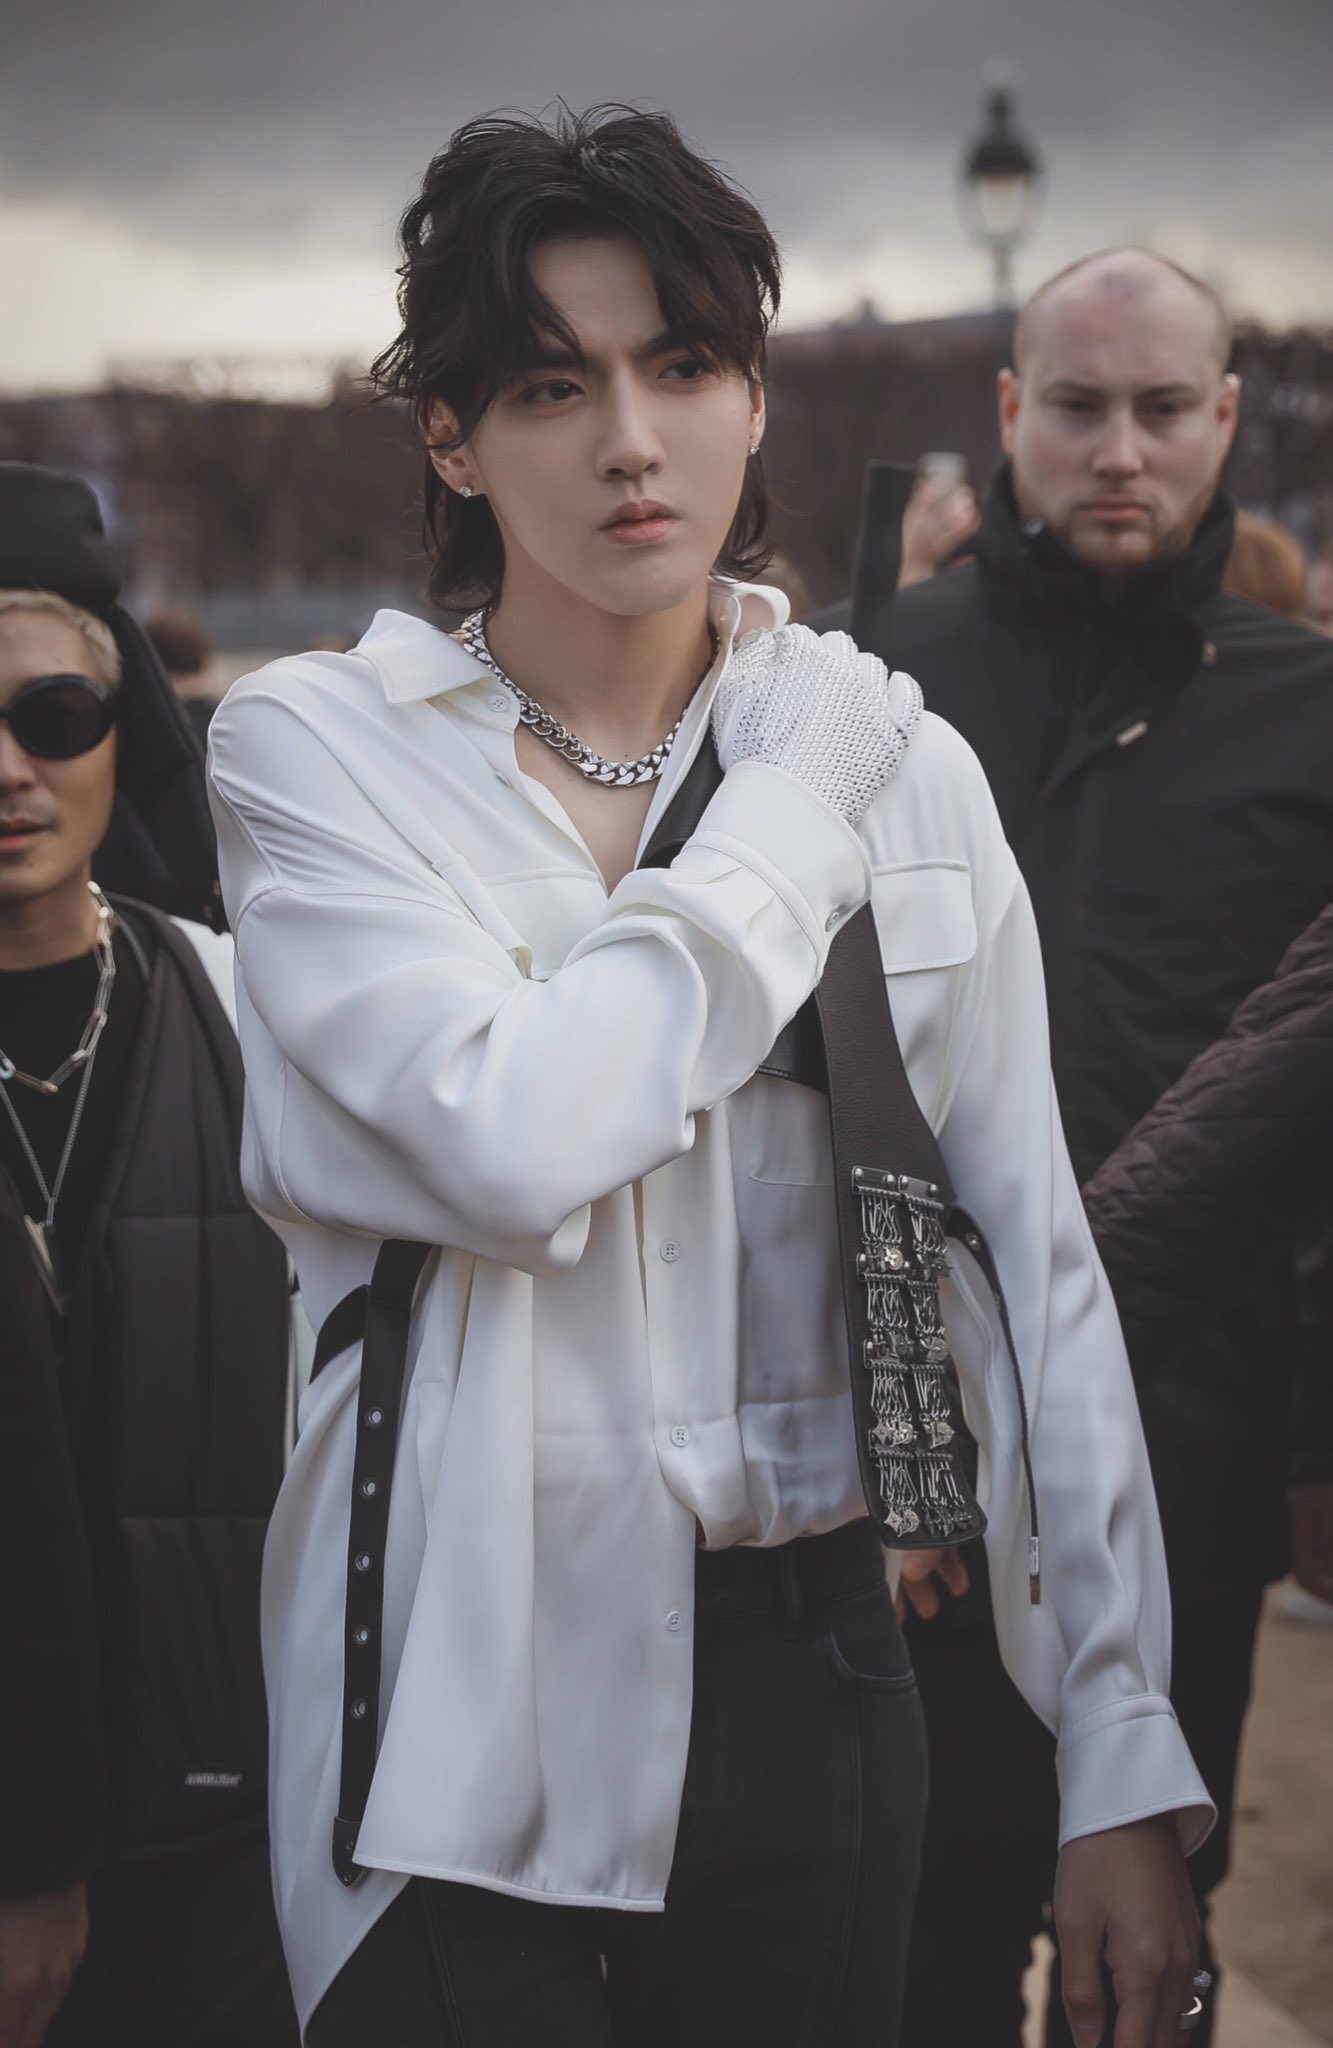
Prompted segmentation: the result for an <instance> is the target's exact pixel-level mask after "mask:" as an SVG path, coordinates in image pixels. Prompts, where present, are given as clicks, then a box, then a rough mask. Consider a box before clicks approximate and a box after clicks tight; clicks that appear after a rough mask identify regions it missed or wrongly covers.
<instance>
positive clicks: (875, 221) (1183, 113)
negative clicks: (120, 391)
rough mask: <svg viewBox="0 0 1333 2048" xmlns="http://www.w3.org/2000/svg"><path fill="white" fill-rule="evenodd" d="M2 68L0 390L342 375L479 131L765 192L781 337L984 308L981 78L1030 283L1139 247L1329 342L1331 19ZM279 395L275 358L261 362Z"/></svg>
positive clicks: (409, 8) (502, 12)
mask: <svg viewBox="0 0 1333 2048" xmlns="http://www.w3.org/2000/svg"><path fill="white" fill-rule="evenodd" d="M24 15H25V18H24V19H23V20H22V21H21V23H20V22H17V21H11V25H10V26H9V28H8V29H7V33H6V47H5V57H4V63H3V66H2V67H0V260H3V264H4V269H3V277H4V286H5V290H4V303H5V313H4V319H3V321H2V322H0V389H4V390H7V391H21V390H33V389H42V388H45V389H50V388H53V387H55V388H72V387H77V386H80V385H86V384H90V383H96V382H97V381H99V380H100V378H101V377H102V375H103V373H104V371H105V369H106V367H107V365H108V363H112V362H117V361H119V362H129V363H142V362H144V361H151V360H154V359H161V358H171V357H176V356H182V355H198V354H212V353H224V354H242V355H247V356H248V355H251V354H257V355H262V356H265V357H269V358H279V359H285V358H289V357H291V358H299V357H301V356H313V357H316V358H324V357H327V356H329V355H346V356H350V357H352V358H354V359H357V360H359V361H364V360H365V359H366V358H367V357H368V356H369V355H370V354H372V353H373V352H374V351H375V349H377V348H378V347H380V346H382V345H383V343H384V342H385V341H386V340H387V339H388V338H389V336H390V334H391V332H392V325H393V303H392V288H393V276H392V272H393V264H394V260H395V254H394V227H395V223H396V220H397V216H398V214H399V212H400V211H401V209H402V206H403V205H404V203H405V202H406V201H407V199H408V198H409V197H410V196H411V194H412V192H413V190H414V187H415V184H416V181H417V179H418V177H419V175H420V172H421V170H422V168H423V167H424V164H425V162H426V160H427V158H428V157H429V156H430V154H431V153H432V151H433V150H434V149H436V148H438V147H439V145H440V144H441V142H442V141H443V140H444V139H446V138H447V136H448V135H449V133H450V132H451V130H452V129H453V128H455V127H456V126H458V125H459V123H460V122H462V121H464V120H466V119H467V118H468V117H469V116H471V115H473V114H476V113H479V112H482V111H485V110H486V109H489V108H492V107H497V106H518V107H523V108H526V109H530V110H531V109H537V108H539V107H541V106H542V105H544V104H546V103H548V102H550V101H551V100H553V99H555V98H556V97H557V96H558V97H562V98H564V99H565V100H567V101H568V102H570V103H571V104H572V105H575V106H584V105H587V104H589V103H591V102H592V101H594V100H598V99H608V98H615V99H626V100H630V101H632V102H634V103H636V104H639V105H651V106H658V107H665V108H667V109H668V110H669V111H670V112H672V113H674V114H675V115H676V116H677V118H678V119H679V120H680V121H681V122H682V124H683V125H684V127H685V128H686V130H687V132H688V133H689V134H690V135H691V137H692V138H693V140H694V141H695V142H696V143H698V144H699V145H700V146H701V147H702V148H703V149H704V150H705V151H706V152H707V153H708V154H709V155H711V156H713V157H715V158H717V159H718V160H720V161H721V162H722V163H724V164H725V165H726V166H727V168H728V169H729V170H730V171H731V172H732V173H733V174H734V175H735V176H736V177H738V178H739V179H740V180H741V181H742V182H743V183H744V184H745V185H746V186H747V187H748V188H749V190H750V191H751V192H752V193H753V194H754V196H755V197H756V198H757V199H758V201H759V203H760V205H761V206H762V207H763V208H764V209H765V211H766V212H767V214H768V216H769V218H770V220H771V222H772V224H773V226H774V227H775V229H776V231H777V233H778V235H779V238H780V240H781V242H782V244H783V247H784V251H785V256H786V266H787V281H788V284H787V306H786V314H785V324H786V325H787V326H789V327H805V326H815V325H821V324H823V322H824V321H826V320H828V319H830V318H835V317H838V316H840V315H842V314H844V313H846V312H847V311H849V310H850V309H851V308H852V307H853V306H854V305H855V303H856V302H857V301H858V300H859V299H860V298H862V297H865V296H872V297H873V298H874V299H875V301H876V303H877V304H878V306H879V308H880V310H881V312H882V313H883V314H884V315H885V316H886V317H889V318H907V317H914V316H917V315H921V314H927V313H934V312H945V311H954V310H958V309H961V308H964V307H968V306H974V305H977V304H980V303H983V302H984V301H985V298H986V295H987V290H988V277H987V269H986V264H985V260H984V258H983V257H982V256H981V255H980V253H979V252H977V251H976V250H974V249H973V248H971V247H970V246H969V244H968V243H967V242H966V240H965V239H964V237H963V234H962V231H961V228H960V226H959V222H958V216H957V210H956V205H955V192H954V185H955V176H956V167H957V161H958V157H959V155H960V152H961V148H962V145H963V142H964V141H965V140H966V139H968V138H970V136H971V134H972V132H973V131H974V129H975V128H976V126H977V124H978V120H979V110H980V91H981V80H982V73H983V69H984V67H985V65H986V63H987V60H988V59H993V58H997V57H999V58H1004V59H1008V60H1009V61H1010V62H1011V63H1012V64H1013V66H1014V67H1015V73H1016V77H1017V80H1018V83H1019V90H1020V115H1021V120H1022V123H1023V126H1024V127H1025V129H1026V130H1027V131H1028V133H1029V134H1030V136H1031V137H1032V139H1033V140H1034V142H1035V143H1036V144H1037V146H1038V148H1039V149H1040V151H1041V153H1042V155H1043V157H1044V159H1045V163H1046V169H1047V193H1046V201H1045V207H1044V211H1043V215H1042V219H1041V225H1040V228H1039V232H1038V234H1037V236H1036V238H1035V240H1034V242H1033V243H1032V244H1031V246H1030V247H1029V248H1028V249H1027V250H1026V251H1025V252H1024V254H1023V256H1022V257H1021V258H1020V267H1019V281H1020V285H1024V284H1026V285H1029V286H1030V285H1032V284H1035V283H1037V282H1039V281H1040V279H1041V277H1042V276H1043V275H1045V274H1047V273H1048V272H1050V271H1051V270H1053V269H1055V268H1056V267H1058V266H1059V265H1060V264H1061V263H1063V262H1066V261H1068V260H1069V259H1070V258H1072V257H1073V256H1075V255H1077V254H1079V253H1080V252H1082V251H1084V250H1086V249H1089V248H1093V247H1098V246H1102V245H1105V244H1106V243H1108V242H1112V241H1120V240H1137V241H1148V242H1151V243H1152V244H1153V245H1154V246H1156V247H1158V248H1161V249H1163V250H1164V251H1166V252H1167V253H1169V254H1172V255H1174V256H1176V257H1177V258H1178V259H1180V260H1181V261H1183V262H1185V263H1187V264H1189V265H1192V266H1193V267H1195V268H1196V269H1198V270H1200V271H1201V272H1203V273H1204V274H1205V275H1207V276H1208V277H1209V279H1210V280H1211V281H1213V282H1214V283H1216V284H1217V285H1219V286H1220V287H1221V288H1222V289H1223V290H1224V291H1225V292H1226V294H1227V295H1228V297H1229V298H1230V300H1231V302H1232V304H1233V306H1234V307H1235V308H1236V310H1237V311H1238V312H1240V313H1243V314H1254V315H1258V316H1260V317H1262V318H1265V319H1267V320H1268V321H1270V322H1271V323H1272V324H1274V325H1285V324H1288V323H1291V322H1295V321H1297V320H1311V319H1313V320H1318V321H1321V322H1324V321H1328V322H1333V0H1007V4H1002V0H474V4H472V5H469V6H466V7H465V6H463V5H460V4H459V0H375V4H374V5H371V4H369V0H361V4H359V5H357V4H354V0H343V5H342V6H341V7H339V6H338V5H337V0H333V4H332V5H331V4H330V0H277V5H276V6H275V5H274V0H207V4H200V0H117V4H116V5H114V6H112V5H109V4H108V0H54V4H50V5H47V6H40V5H36V4H33V0H28V4H27V5H26V7H25V9H24ZM266 375H267V376H268V378H269V380H270V382H272V381H273V380H275V379H277V378H278V377H279V375H280V371H279V368H278V366H276V365H274V366H272V367H271V368H270V369H269V370H268V371H266Z"/></svg>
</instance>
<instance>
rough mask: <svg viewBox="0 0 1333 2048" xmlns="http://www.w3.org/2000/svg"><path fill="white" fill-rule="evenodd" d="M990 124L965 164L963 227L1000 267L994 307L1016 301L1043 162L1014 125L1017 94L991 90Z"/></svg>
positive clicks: (1006, 87)
mask: <svg viewBox="0 0 1333 2048" xmlns="http://www.w3.org/2000/svg"><path fill="white" fill-rule="evenodd" d="M985 108H986V122H985V126H984V127H983V128H982V130H981V133H980V134H979V135H978V136H977V139H976V141H975V142H974V143H972V145H971V147H970V148H969V149H968V151H967V153H966V155H965V156H964V158H963V163H962V176H961V178H960V181H959V203H960V206H961V208H962V214H963V225H964V227H965V228H966V229H967V232H968V234H969V235H970V236H971V238H972V240H973V241H974V242H978V243H980V245H981V247H982V248H983V249H988V250H989V251H990V256H991V261H992V263H993V264H994V266H995V303H996V305H997V306H1008V305H1010V304H1012V302H1013V290H1014V251H1015V250H1016V249H1018V248H1019V247H1020V246H1021V245H1022V244H1023V243H1024V242H1026V241H1027V239H1028V237H1029V235H1030V234H1031V233H1032V228H1033V224H1034V222H1035V220H1036V215H1037V205H1038V201H1039V199H1040V197H1041V160H1040V158H1039V157H1038V155H1037V153H1036V151H1035V150H1034V149H1033V147H1032V145H1031V143H1030V142H1029V141H1028V140H1027V138H1026V137H1025V136H1024V135H1023V134H1022V133H1021V132H1020V131H1019V129H1018V128H1017V127H1015V125H1014V94H1013V90H1012V88H1011V87H1010V86H1009V85H1007V84H1004V85H1000V84H996V85H992V86H990V87H988V89H987V91H986V95H985Z"/></svg>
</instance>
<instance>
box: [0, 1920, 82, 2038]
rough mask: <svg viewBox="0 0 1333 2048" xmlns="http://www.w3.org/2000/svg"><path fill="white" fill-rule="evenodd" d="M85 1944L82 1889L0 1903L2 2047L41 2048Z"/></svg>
mask: <svg viewBox="0 0 1333 2048" xmlns="http://www.w3.org/2000/svg"><path fill="white" fill-rule="evenodd" d="M87 1941H88V1900H87V1893H86V1889H85V1887H84V1886H83V1885H81V1884H72V1885H69V1886H68V1887H67V1888H66V1889H65V1890H64V1891H59V1892H42V1893H40V1894H39V1895H38V1896H37V1897H36V1898H31V1899H0V2048H40V2043H41V2041H42V2040H43V2039H44V2037H45V2034H46V2030H47V2028H48V2027H49V2026H50V2024H51V2022H52V2020H53V2019H54V2018H55V2016H56V2013H57V2012H58V2011H59V2009H60V2006H61V2004H62V2002H63V2000H64V1997H65V1993H66V1992H67V1991H68V1990H69V1987H70V1985H71V1983H72V1982H73V1980H74V1972H75V1971H76V1970H77V1969H78V1967H79V1964H80V1962H81V1961H82V1958H83V1951H84V1948H85V1946H86V1945H87Z"/></svg>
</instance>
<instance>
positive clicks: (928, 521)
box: [898, 476, 981, 590]
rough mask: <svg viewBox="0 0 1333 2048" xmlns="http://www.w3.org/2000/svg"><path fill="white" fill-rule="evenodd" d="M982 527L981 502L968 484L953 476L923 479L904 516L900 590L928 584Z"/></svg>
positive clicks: (915, 486) (916, 486)
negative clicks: (910, 586) (928, 579)
mask: <svg viewBox="0 0 1333 2048" xmlns="http://www.w3.org/2000/svg"><path fill="white" fill-rule="evenodd" d="M980 524H981V515H980V513H979V512H978V510H977V501H976V498H975V496H974V495H973V493H972V491H971V489H970V488H969V487H968V485H967V484H964V483H959V481H958V480H957V478H956V477H952V476H923V477H919V478H918V479H917V482H916V483H915V484H914V485H913V487H912V495H911V497H910V498H909V499H908V501H907V510H906V511H905V512H904V513H903V552H902V565H901V567H900V569H899V571H898V588H899V589H900V590H905V589H906V587H907V585H908V584H909V583H924V582H925V581H926V579H927V577H930V576H933V575H934V574H935V571H936V570H937V569H939V568H940V567H941V566H942V565H943V564H944V563H945V562H947V561H948V559H949V557H950V555H952V554H953V552H954V550H955V549H956V548H960V547H961V546H962V545H963V542H964V541H966V540H970V539H971V538H972V535H973V534H974V533H975V532H976V530H977V528H978V527H979V526H980Z"/></svg>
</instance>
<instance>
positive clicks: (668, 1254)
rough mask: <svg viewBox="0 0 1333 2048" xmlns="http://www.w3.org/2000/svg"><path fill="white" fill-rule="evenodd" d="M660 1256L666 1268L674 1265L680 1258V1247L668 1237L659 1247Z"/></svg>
mask: <svg viewBox="0 0 1333 2048" xmlns="http://www.w3.org/2000/svg"><path fill="white" fill-rule="evenodd" d="M661 1255H662V1258H663V1259H664V1261H665V1262H666V1264H667V1265H668V1266H674V1265H675V1263H676V1260H677V1259H678V1258H679V1257H680V1246H679V1245H678V1244H677V1243H676V1240H675V1238H674V1237H669V1238H668V1239H667V1241H666V1243H665V1244H664V1245H663V1246H662V1247H661Z"/></svg>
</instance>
